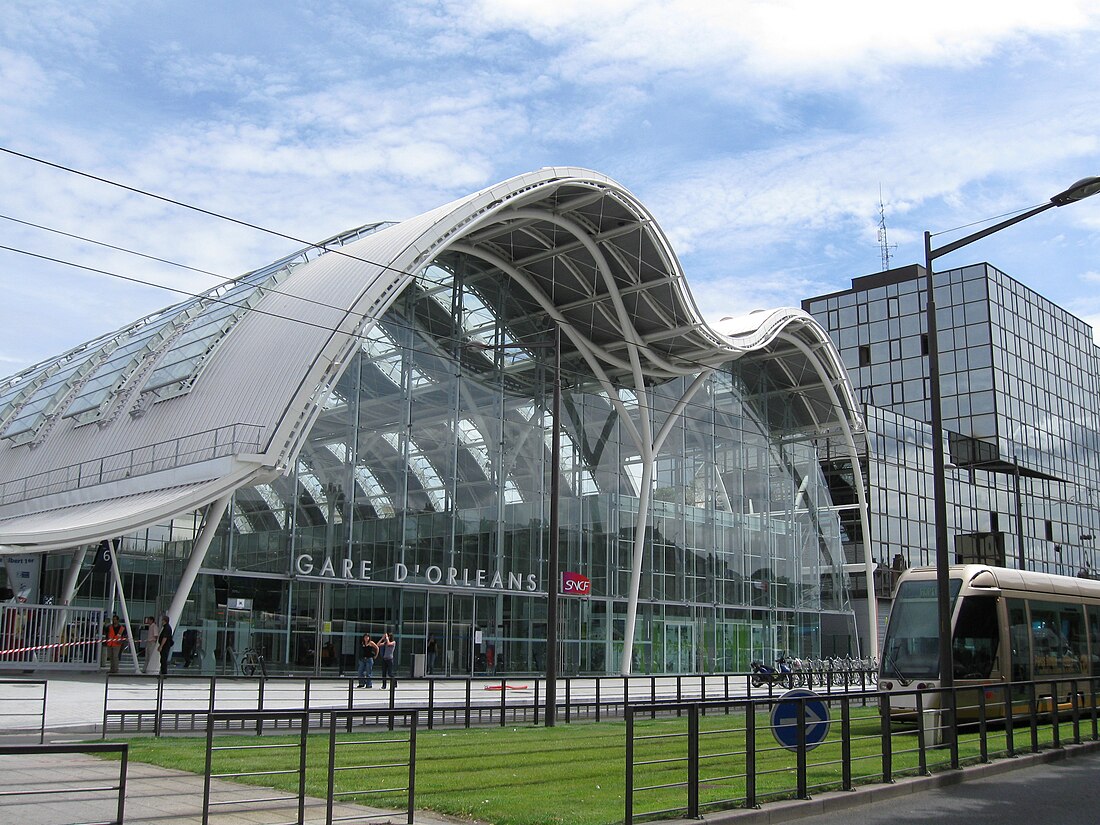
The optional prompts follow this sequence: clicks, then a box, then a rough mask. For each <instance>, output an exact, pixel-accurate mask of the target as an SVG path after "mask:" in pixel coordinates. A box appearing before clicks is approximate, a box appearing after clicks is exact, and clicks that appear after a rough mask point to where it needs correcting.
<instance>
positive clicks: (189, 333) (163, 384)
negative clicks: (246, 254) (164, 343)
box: [142, 266, 290, 399]
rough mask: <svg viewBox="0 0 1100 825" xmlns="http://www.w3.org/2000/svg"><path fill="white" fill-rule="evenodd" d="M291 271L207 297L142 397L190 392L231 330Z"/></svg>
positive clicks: (251, 277)
mask: <svg viewBox="0 0 1100 825" xmlns="http://www.w3.org/2000/svg"><path fill="white" fill-rule="evenodd" d="M289 271H290V267H289V266H287V267H284V268H282V269H278V270H275V271H271V269H270V267H267V268H265V269H262V270H257V271H256V272H252V273H250V274H248V275H245V276H244V277H243V278H240V279H238V280H236V281H233V282H232V283H229V284H225V285H223V286H221V287H218V288H217V289H214V290H211V291H209V292H207V293H205V294H204V296H203V297H204V307H203V309H202V311H201V312H200V313H199V315H198V317H197V318H196V319H195V320H194V321H193V322H192V323H191V324H190V325H189V326H188V327H187V329H186V330H184V332H183V333H182V334H181V335H180V336H179V337H178V338H177V339H176V340H175V341H174V342H173V343H172V345H171V346H170V347H169V349H168V351H167V352H166V353H165V354H164V357H163V358H162V359H161V361H160V363H159V364H158V366H157V368H156V369H155V370H153V372H152V374H151V375H150V376H149V379H148V380H147V381H146V382H145V386H144V387H143V389H142V394H143V395H144V396H147V395H150V394H155V396H156V398H157V399H162V398H171V397H174V396H176V395H180V394H182V393H185V392H187V391H188V390H189V389H190V388H191V386H192V385H193V384H194V381H195V379H196V378H197V377H198V374H199V372H200V371H201V370H202V367H203V365H204V364H205V363H206V362H207V359H208V356H209V355H210V353H212V352H213V351H214V349H215V348H216V347H217V345H218V344H219V343H221V341H222V340H224V338H225V336H226V334H227V333H228V332H229V330H231V329H232V328H233V326H234V325H235V324H236V323H237V321H239V320H240V319H241V318H242V317H244V315H245V313H246V312H247V311H248V310H249V309H250V308H251V307H252V306H254V305H255V303H256V302H257V301H258V300H259V299H260V298H261V297H262V296H263V295H264V294H265V291H266V290H267V289H269V288H271V287H273V286H275V285H276V284H278V283H279V281H281V280H282V279H283V278H284V277H285V276H286V275H287V274H288V273H289Z"/></svg>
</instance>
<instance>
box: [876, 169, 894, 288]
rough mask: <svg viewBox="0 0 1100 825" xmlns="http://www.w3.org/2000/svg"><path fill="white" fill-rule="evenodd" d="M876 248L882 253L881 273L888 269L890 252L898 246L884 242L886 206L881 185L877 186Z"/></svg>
mask: <svg viewBox="0 0 1100 825" xmlns="http://www.w3.org/2000/svg"><path fill="white" fill-rule="evenodd" d="M878 246H879V251H880V252H881V253H882V271H883V272H885V271H886V270H888V269H889V268H890V250H891V249H897V248H898V245H897V244H896V243H895V244H892V243H889V242H887V240H886V205H885V204H883V202H882V184H881V183H880V184H879V185H878Z"/></svg>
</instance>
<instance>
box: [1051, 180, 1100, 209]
mask: <svg viewBox="0 0 1100 825" xmlns="http://www.w3.org/2000/svg"><path fill="white" fill-rule="evenodd" d="M1097 192H1100V177H1097V176H1095V175H1094V176H1092V177H1088V178H1081V180H1079V181H1077V182H1076V183H1075V184H1073V185H1072V186H1070V187H1069V189H1067V190H1065V191H1064V192H1059V193H1058V194H1057V195H1055V196H1054V197H1053V198H1051V199H1050V202H1051V203H1053V204H1054V205H1055V206H1065V205H1066V204H1070V203H1076V202H1077V201H1082V200H1084V199H1085V198H1088V197H1091V196H1092V195H1095V194H1096V193H1097Z"/></svg>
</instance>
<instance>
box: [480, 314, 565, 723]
mask: <svg viewBox="0 0 1100 825" xmlns="http://www.w3.org/2000/svg"><path fill="white" fill-rule="evenodd" d="M466 346H467V347H468V348H470V349H479V350H504V349H509V348H515V347H519V348H521V349H525V350H531V349H552V350H553V351H554V388H553V394H552V395H551V399H550V427H551V431H550V539H549V542H550V547H549V548H548V550H547V553H546V568H547V570H546V574H547V579H548V581H547V584H546V696H545V700H546V704H545V709H544V714H543V720H544V721H543V724H545V725H546V727H548V728H552V727H554V724H555V723H556V722H557V717H558V690H557V685H558V589H559V588H558V585H559V582H558V579H559V578H560V577H561V576H560V573H559V572H558V567H559V562H558V523H559V519H558V512H559V509H560V507H559V501H560V499H561V493H560V490H561V459H560V456H561V427H560V426H559V420H560V418H561V327H560V326H558V325H556V324H555V325H554V340H553V341H550V342H547V343H540V344H528V343H523V344H518V343H517V344H500V345H497V346H493V345H492V344H483V343H481V342H469V343H467V345H466Z"/></svg>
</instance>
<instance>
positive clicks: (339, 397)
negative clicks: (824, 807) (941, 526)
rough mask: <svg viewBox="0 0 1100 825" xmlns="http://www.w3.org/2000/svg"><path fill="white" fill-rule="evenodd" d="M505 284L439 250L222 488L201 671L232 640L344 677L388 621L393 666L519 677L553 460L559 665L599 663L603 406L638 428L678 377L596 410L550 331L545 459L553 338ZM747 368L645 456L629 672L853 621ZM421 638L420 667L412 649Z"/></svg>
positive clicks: (807, 642)
mask: <svg viewBox="0 0 1100 825" xmlns="http://www.w3.org/2000/svg"><path fill="white" fill-rule="evenodd" d="M517 289H519V287H518V286H516V285H515V284H514V283H513V282H512V281H511V280H510V279H505V278H501V277H500V276H499V274H497V273H491V272H490V273H487V272H484V271H480V270H477V269H475V268H473V267H470V266H468V265H466V264H465V263H463V262H462V261H461V260H458V261H457V262H456V263H455V264H454V265H453V266H449V267H448V268H447V269H444V268H442V267H440V266H432V267H430V268H429V269H428V270H426V271H425V272H424V273H423V274H422V276H421V277H420V278H419V279H418V281H417V282H416V283H415V284H414V285H413V286H411V287H410V288H408V289H407V290H406V291H405V293H403V295H402V296H400V298H399V299H398V301H397V302H396V303H395V304H394V306H393V307H392V308H391V309H390V310H389V311H388V312H386V314H385V315H384V317H382V318H381V319H380V320H379V322H378V323H377V325H376V326H375V327H374V328H373V329H372V330H371V331H370V333H369V334H368V335H366V337H365V338H364V339H363V340H362V342H361V345H360V347H359V349H358V351H357V354H356V356H355V357H354V359H353V360H352V361H351V363H350V364H349V366H348V368H347V370H346V371H345V373H344V374H343V376H342V377H341V378H340V380H339V381H338V382H337V384H336V385H335V386H334V387H333V389H332V391H331V393H330V395H329V397H328V398H327V399H326V400H325V401H324V405H323V410H322V412H321V414H320V416H319V418H318V420H317V422H316V424H315V425H314V426H313V428H312V431H311V432H310V435H309V438H308V441H307V444H306V445H305V447H304V449H303V450H302V452H301V455H300V457H299V459H298V461H297V463H296V464H295V466H294V468H293V470H292V472H291V473H290V474H288V475H287V476H285V477H283V478H280V479H278V480H276V481H274V482H271V483H270V484H266V485H260V486H256V487H252V488H248V489H244V490H241V491H238V493H237V495H236V496H235V499H234V502H233V505H232V507H231V509H230V511H229V512H228V513H227V515H226V517H225V518H224V520H223V523H222V525H221V528H220V530H219V535H218V537H217V538H216V540H215V545H214V546H213V547H212V549H211V551H210V554H209V555H208V557H207V560H206V568H205V569H204V573H203V575H202V576H200V579H199V583H198V584H197V585H196V587H195V589H194V592H193V594H192V595H193V598H192V600H191V601H190V602H189V605H188V610H187V612H185V615H184V618H183V622H182V624H183V625H184V626H196V627H205V628H206V629H207V631H208V633H207V635H210V636H211V637H216V639H217V642H216V646H217V656H218V657H219V662H221V663H222V665H223V666H225V667H230V666H231V665H232V661H233V656H234V655H235V653H236V652H237V651H240V650H242V649H243V648H244V647H246V646H249V645H251V646H255V647H257V648H258V649H260V650H261V652H263V653H264V654H265V655H266V656H267V658H268V660H269V661H271V662H273V663H276V664H279V665H282V666H284V667H286V668H288V669H299V670H310V669H312V670H314V671H320V670H326V671H327V669H334V670H348V669H350V668H352V667H353V666H354V656H353V653H354V649H355V639H356V638H357V637H358V635H359V634H361V633H363V632H370V633H372V634H375V635H377V634H379V633H381V632H383V631H385V630H390V631H392V632H394V633H395V634H396V636H397V638H398V649H397V654H398V659H399V667H401V668H402V669H404V671H405V672H408V671H409V669H410V668H412V669H413V670H414V672H416V669H417V668H420V667H423V668H424V669H426V668H427V667H429V666H431V665H434V667H433V671H434V674H435V675H443V674H468V673H473V674H491V673H523V672H537V671H540V670H541V669H543V668H544V667H545V656H546V649H545V638H546V598H545V593H546V588H547V565H546V557H547V541H548V537H549V534H548V522H549V509H550V496H549V477H550V472H549V468H550V462H551V461H558V462H559V466H560V469H561V473H562V476H561V479H562V480H561V490H560V498H559V504H560V510H559V511H560V537H559V544H560V546H559V557H560V567H561V570H562V571H566V572H571V573H577V574H581V575H583V576H585V577H587V578H588V579H589V580H590V582H591V590H590V593H589V595H588V596H587V597H583V598H578V597H563V598H562V604H561V608H560V610H559V614H560V621H561V627H560V630H559V638H560V639H561V640H562V644H561V651H560V657H561V661H560V667H561V669H562V672H563V673H566V674H569V673H608V672H616V671H617V670H618V668H619V659H620V656H621V653H622V649H623V632H624V627H625V623H626V622H625V618H626V597H627V593H628V586H629V581H630V571H631V560H632V555H633V547H634V536H635V530H636V525H637V522H638V502H639V494H640V484H641V479H642V464H641V462H642V459H641V453H640V450H639V449H638V447H637V446H636V445H635V444H634V443H633V442H632V440H631V438H630V435H629V431H628V428H627V427H625V426H624V421H623V417H622V416H623V411H624V410H625V413H626V415H627V416H630V417H633V418H635V419H637V418H638V416H640V415H642V410H643V409H648V414H649V415H650V416H651V419H652V422H653V429H654V430H656V429H658V428H659V427H660V426H661V425H663V424H664V423H665V421H666V420H667V418H668V417H669V416H670V415H671V414H672V411H673V410H674V408H675V405H676V404H677V402H678V401H679V400H680V398H681V397H682V396H683V394H684V393H685V391H686V390H687V387H688V385H689V384H690V382H691V378H684V379H678V380H674V381H669V382H667V383H664V384H661V385H658V386H653V387H648V388H647V390H646V392H647V393H648V396H647V399H648V403H647V404H645V405H643V404H641V403H639V398H638V396H637V394H636V393H635V392H634V391H633V390H632V389H631V388H629V387H622V386H619V387H616V388H615V389H614V392H615V393H616V397H615V399H614V400H617V401H619V402H621V407H619V408H616V406H615V405H614V404H613V403H612V401H613V399H612V397H610V396H609V395H608V393H607V391H605V389H604V388H602V387H601V385H600V384H599V383H598V382H597V381H596V380H595V379H594V378H593V377H592V375H591V373H590V372H589V371H588V369H587V367H586V365H585V363H584V361H583V360H582V359H581V358H580V357H579V356H578V355H577V354H576V352H575V351H574V350H573V349H572V348H571V347H570V346H569V344H568V342H567V339H566V336H564V335H563V342H564V343H563V367H562V375H561V378H562V382H563V385H564V393H563V403H562V407H561V416H560V420H559V422H558V425H559V426H560V428H561V451H560V454H558V455H557V456H553V455H551V453H550V446H551V435H552V428H553V424H554V422H553V421H552V420H551V416H550V412H549V409H550V392H551V387H552V384H553V375H552V372H553V354H552V352H551V351H550V350H549V349H548V348H547V347H546V344H547V343H548V342H550V341H551V340H552V329H550V328H548V327H545V328H544V329H543V331H542V334H540V335H539V336H532V337H526V338H525V339H524V340H523V341H517V340H515V339H514V338H513V337H512V336H513V331H512V329H513V328H512V325H511V319H512V318H513V313H516V312H518V311H519V310H518V308H517V307H518V303H517V302H516V301H513V298H512V296H511V295H510V290H517ZM526 321H528V322H529V321H530V319H529V318H528V319H526ZM765 373H766V371H762V370H760V369H759V368H757V370H755V371H754V372H753V378H752V380H751V382H749V381H748V380H747V379H746V378H745V376H743V375H742V373H741V372H740V370H739V368H738V365H737V364H736V362H733V363H731V364H727V365H726V366H724V367H723V368H721V369H718V370H716V371H714V372H713V374H712V375H711V376H710V377H709V379H708V381H707V383H706V386H705V387H704V388H703V389H702V390H700V391H699V392H697V393H696V394H695V395H694V396H693V398H692V400H691V403H689V404H688V405H687V408H686V410H684V411H682V412H681V413H680V414H679V416H678V417H677V419H676V421H675V425H674V426H675V428H674V431H673V433H672V435H671V436H670V437H669V438H668V439H667V441H666V442H665V444H664V446H663V449H662V451H661V453H660V455H659V457H658V460H657V466H656V473H655V483H654V490H653V504H652V508H651V513H650V516H649V519H648V526H647V527H646V532H645V557H644V560H643V570H644V576H643V579H642V589H641V606H640V609H639V621H638V624H637V639H636V643H635V647H634V651H635V661H634V663H633V664H634V670H635V672H643V673H688V672H708V671H729V670H745V669H747V667H748V663H749V661H750V660H751V659H764V660H771V659H774V658H775V656H776V655H778V653H780V652H783V651H792V652H795V653H797V654H799V655H820V653H821V651H822V639H821V633H820V631H821V625H822V616H823V615H830V616H833V617H834V618H836V619H838V620H839V621H840V622H841V623H842V624H843V625H844V626H846V627H849V628H850V627H851V626H852V621H851V609H850V606H849V604H848V602H847V596H846V592H845V590H844V587H843V584H842V583H843V576H842V574H841V572H840V567H839V565H840V563H841V557H840V536H839V525H838V522H837V518H836V515H835V512H833V511H832V510H831V504H830V501H829V495H828V491H827V488H826V485H825V483H824V480H823V478H822V476H821V472H820V469H819V460H818V456H817V453H816V451H815V449H814V448H813V444H812V442H811V441H810V440H809V439H808V438H800V437H799V436H798V433H797V431H796V430H794V429H784V430H783V431H781V432H780V431H777V430H776V429H775V428H774V424H773V425H771V426H769V425H768V424H765V423H764V422H768V421H775V420H781V419H782V418H783V415H782V410H779V411H778V412H779V413H780V414H778V415H777V410H776V409H774V405H776V404H791V403H792V401H791V399H790V398H789V393H782V394H775V393H769V387H768V386H767V385H766V380H765V379H764V378H762V376H764V375H765ZM750 384H751V385H750ZM780 399H782V400H780ZM768 405H772V407H773V409H768ZM823 581H824V582H827V583H829V584H828V585H827V586H824V587H823ZM169 592H170V591H169ZM234 605H237V606H239V607H234ZM850 635H851V636H852V637H853V638H854V632H853V633H851V634H850ZM429 640H434V642H435V644H434V645H433V646H432V649H433V650H434V651H435V656H433V657H432V659H431V660H430V661H429V660H428V659H427V657H425V659H424V660H419V661H418V660H414V658H413V657H414V656H416V655H417V654H426V653H427V651H428V649H429ZM828 652H831V651H828ZM853 652H854V651H853Z"/></svg>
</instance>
